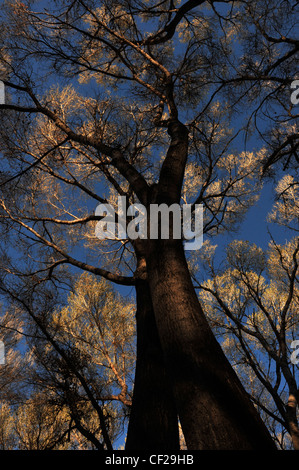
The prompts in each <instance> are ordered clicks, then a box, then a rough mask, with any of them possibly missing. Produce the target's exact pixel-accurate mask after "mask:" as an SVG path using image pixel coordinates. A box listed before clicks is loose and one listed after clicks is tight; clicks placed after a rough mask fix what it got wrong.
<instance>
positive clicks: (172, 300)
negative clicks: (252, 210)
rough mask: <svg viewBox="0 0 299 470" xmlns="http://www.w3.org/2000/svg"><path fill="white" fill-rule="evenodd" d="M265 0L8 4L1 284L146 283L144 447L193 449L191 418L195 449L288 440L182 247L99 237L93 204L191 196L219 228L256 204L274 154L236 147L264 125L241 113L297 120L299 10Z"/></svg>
mask: <svg viewBox="0 0 299 470" xmlns="http://www.w3.org/2000/svg"><path fill="white" fill-rule="evenodd" d="M256 3H257V5H256V7H254V8H253V7H250V6H249V5H247V4H242V3H239V2H238V3H236V2H229V1H223V2H219V4H218V3H217V4H216V3H215V2H212V1H206V2H204V1H194V0H189V1H187V2H185V3H182V4H177V3H176V2H172V1H171V2H169V1H163V2H159V3H156V2H135V1H122V2H118V4H117V5H115V2H110V1H103V2H100V4H99V3H98V2H93V1H89V0H86V1H81V0H78V1H72V2H71V1H56V2H53V3H52V4H51V6H50V5H48V8H47V9H46V8H44V9H43V10H42V11H40V12H39V11H37V8H38V4H36V6H35V5H34V2H22V3H19V2H13V3H12V4H10V3H9V2H8V3H7V5H6V8H5V9H4V11H3V23H2V29H1V36H2V40H3V46H2V49H1V72H2V76H3V81H4V83H5V86H6V102H5V104H2V105H1V110H2V125H1V147H2V153H3V170H2V184H1V222H2V230H3V232H4V233H5V235H6V237H7V243H8V245H9V244H10V245H9V246H10V247H11V249H10V251H9V252H8V253H7V256H6V265H7V267H6V271H5V275H4V276H3V279H2V283H3V285H4V286H5V287H4V290H6V291H9V289H8V288H7V285H8V286H9V287H10V286H11V285H12V284H13V283H14V282H15V281H14V280H15V279H16V278H17V279H18V281H19V283H20V282H21V280H22V279H28V277H29V275H30V276H31V286H32V285H33V286H34V285H35V286H36V285H39V284H41V283H43V282H46V281H47V282H52V283H59V282H60V283H62V285H63V281H62V279H63V277H62V275H63V273H64V266H65V265H71V266H73V267H74V268H79V269H83V270H86V271H90V272H91V273H93V274H96V275H99V276H102V277H104V278H106V279H108V280H109V281H112V282H115V283H117V284H119V285H123V286H134V287H135V289H136V304H137V312H136V320H137V364H136V375H135V386H134V396H133V406H132V411H131V419H130V423H129V428H128V436H127V448H128V449H151V450H153V449H159V448H163V449H164V450H169V449H176V448H178V446H179V436H178V419H177V418H178V417H179V420H180V423H181V425H182V429H183V432H184V436H185V439H186V444H187V446H188V448H189V449H219V448H227V449H230V448H233V449H252V448H263V449H267V448H273V443H272V440H271V439H270V436H269V434H268V432H267V431H266V428H265V426H264V424H263V423H262V421H261V419H260V417H259V416H258V414H257V412H256V410H255V408H254V407H253V405H252V404H251V402H250V400H249V397H248V395H247V393H246V392H245V391H244V388H243V387H242V385H241V383H240V380H239V379H238V377H237V375H236V374H235V372H234V370H233V368H232V367H231V365H230V363H229V361H228V360H227V358H226V357H225V355H224V353H223V351H222V349H221V347H220V346H219V343H218V342H217V341H216V339H215V336H214V335H213V333H212V330H211V328H210V326H209V323H208V321H207V318H206V316H205V313H204V308H205V307H204V305H203V307H202V306H201V304H200V303H199V301H198V298H197V294H196V292H195V290H194V286H193V283H192V279H191V276H190V272H189V268H188V264H187V260H186V254H185V252H184V246H183V242H182V241H181V240H176V239H170V240H165V239H161V238H159V239H157V240H151V239H146V240H142V239H137V240H132V239H131V240H112V241H102V240H98V239H97V238H96V236H95V232H94V230H95V225H96V223H97V220H98V217H97V216H96V215H94V209H95V207H94V206H95V204H98V203H106V202H110V203H114V204H115V202H116V197H117V195H121V196H124V197H125V198H126V200H127V202H128V203H131V202H133V203H134V202H135V203H136V202H140V203H142V204H143V205H144V206H145V207H146V208H147V209H148V208H149V206H150V205H151V204H153V203H157V204H162V203H165V204H167V205H168V206H169V205H171V204H174V203H178V204H180V203H181V201H182V200H184V201H185V200H187V201H188V197H190V198H191V199H189V201H188V202H190V203H192V204H193V207H195V204H196V203H198V204H199V203H201V204H203V206H204V209H205V211H204V213H205V217H204V232H205V233H206V234H208V233H209V234H210V235H213V233H214V234H215V233H217V232H218V231H221V230H223V229H227V228H230V229H231V228H232V227H233V226H234V225H235V224H236V223H237V222H238V221H239V220H240V217H241V216H242V215H244V213H245V211H246V209H247V208H248V207H249V206H250V204H252V203H253V202H254V196H255V195H256V192H257V190H258V175H259V174H260V170H259V165H258V164H259V163H261V162H265V160H266V157H267V155H269V151H268V153H267V149H262V148H260V149H259V151H254V152H249V151H247V150H245V151H244V149H242V151H240V149H238V147H237V138H239V137H240V136H241V135H242V130H243V129H245V130H246V129H248V125H249V124H250V123H251V122H252V121H251V120H250V119H249V118H250V116H244V121H243V123H242V124H241V125H238V128H237V130H235V129H233V125H232V124H233V121H234V117H235V116H234V111H236V112H237V111H238V104H240V105H242V106H243V104H242V103H244V100H245V101H246V103H251V105H252V106H253V107H254V105H255V106H256V108H255V114H254V116H255V117H256V116H257V115H258V111H259V110H262V111H264V109H265V107H267V106H270V105H271V104H272V102H273V100H274V102H275V105H276V106H277V107H278V109H279V112H280V113H281V114H280V116H279V117H280V119H281V120H282V116H284V115H285V111H286V109H285V108H288V105H285V101H284V100H285V99H286V96H287V91H288V85H289V83H290V80H291V78H293V75H294V61H295V59H294V56H295V51H296V48H297V47H298V45H297V43H296V42H294V40H293V39H292V25H293V24H294V21H295V5H293V4H292V3H291V2H284V4H283V5H280V4H279V2H256ZM279 21H280V26H281V28H282V29H281V30H280V32H279V34H278V33H277V24H278V22H279ZM269 27H270V29H271V34H272V32H273V34H272V35H271V36H270V35H269V34H268V31H270V30H269ZM286 29H288V32H285V31H286ZM278 30H279V29H278ZM282 34H285V35H284V36H281V35H282ZM253 37H254V39H255V41H252V38H253ZM252 44H254V47H253V46H252ZM240 50H241V51H242V52H240ZM254 59H256V61H255V62H254ZM290 77H291V78H290ZM288 98H289V97H288ZM288 103H289V102H288ZM250 111H252V110H250ZM288 112H289V114H290V113H291V114H292V110H291V111H290V110H288ZM291 118H292V119H293V115H292V116H291ZM256 119H257V118H256ZM277 122H278V121H277ZM277 122H275V123H274V124H275V125H276V124H277ZM229 123H230V125H229ZM238 124H239V122H238ZM277 126H278V127H279V129H280V128H281V123H279V122H278V124H277ZM274 127H275V126H274V125H273V126H272V127H270V131H269V129H266V130H263V132H264V133H263V136H264V137H266V136H267V132H268V133H269V132H270V134H271V136H272V135H273V132H274V131H273V129H274ZM282 127H283V128H284V134H283V136H284V137H285V136H286V135H287V136H286V139H285V140H284V142H283V143H282V144H281V146H280V147H279V148H278V151H279V152H283V153H286V152H288V155H289V156H291V155H292V152H293V151H294V143H295V139H296V134H295V133H294V132H293V130H292V127H291V126H290V125H289V126H282ZM250 130H251V129H250ZM259 130H260V129H259ZM279 135H282V133H280V134H279ZM282 138H283V137H282ZM271 139H272V137H271ZM277 140H279V139H276V141H274V140H273V139H272V140H271V142H272V144H273V145H274V144H275V142H276V143H277ZM267 144H269V142H267ZM275 151H276V150H275ZM272 154H273V152H272ZM272 154H271V153H270V156H271V155H272ZM272 157H273V155H272ZM275 158H276V155H275ZM273 159H274V158H272V160H273ZM274 160H275V159H274ZM268 162H269V160H268ZM270 163H271V162H270ZM188 171H189V175H191V178H193V177H194V180H193V182H192V181H190V177H189V179H188V178H186V181H184V178H185V174H186V176H187V175H188ZM183 187H184V188H185V189H184V190H183ZM186 198H187V199H186ZM128 205H129V204H128ZM16 241H17V243H16ZM12 247H13V249H12ZM14 250H16V251H17V252H18V257H19V260H20V259H21V257H22V263H20V262H17V261H16V257H15V256H14V255H15V252H14ZM25 276H26V277H25ZM22 285H23V287H22V288H20V286H19V291H18V292H19V293H21V294H22V295H23V296H25V297H26V289H25V287H24V286H26V285H28V284H26V282H24V283H23V284H22Z"/></svg>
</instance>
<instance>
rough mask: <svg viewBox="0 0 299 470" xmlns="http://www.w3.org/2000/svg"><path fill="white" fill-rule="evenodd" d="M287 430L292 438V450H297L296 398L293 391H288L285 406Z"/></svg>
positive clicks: (298, 443) (298, 441)
mask: <svg viewBox="0 0 299 470" xmlns="http://www.w3.org/2000/svg"><path fill="white" fill-rule="evenodd" d="M286 415H287V424H288V431H289V434H290V436H291V438H292V442H293V447H294V450H299V428H298V421H297V400H296V397H295V393H294V394H292V393H290V395H289V399H288V403H287V406H286Z"/></svg>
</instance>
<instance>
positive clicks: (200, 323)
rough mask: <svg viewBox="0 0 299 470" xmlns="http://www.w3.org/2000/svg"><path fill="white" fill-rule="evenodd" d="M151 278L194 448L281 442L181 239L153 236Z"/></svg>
mask: <svg viewBox="0 0 299 470" xmlns="http://www.w3.org/2000/svg"><path fill="white" fill-rule="evenodd" d="M150 244H151V249H150V250H149V252H148V254H147V269H148V281H149V284H150V289H151V294H152V301H153V306H154V311H155V317H156V324H157V328H158V332H159V336H160V341H161V345H162V348H163V353H164V360H165V365H166V368H167V372H168V374H169V377H170V380H171V383H172V386H173V393H174V397H175V402H176V407H177V411H178V415H179V419H180V422H181V425H182V429H183V432H184V436H185V439H186V444H187V447H188V449H189V450H201V449H204V450H209V449H210V450H216V449H227V450H230V449H234V450H241V449H244V450H246V449H248V450H253V449H261V450H271V449H272V450H274V449H275V446H274V443H273V441H272V439H271V437H270V434H269V433H268V431H267V429H266V427H265V425H264V423H263V422H262V420H261V418H260V416H259V415H258V413H257V412H256V410H255V408H254V406H253V405H252V403H251V401H250V399H249V396H248V394H247V393H246V391H245V390H244V388H243V386H242V385H241V383H240V381H239V379H238V377H237V375H236V374H235V372H234V370H233V368H232V367H231V365H230V363H229V362H228V360H227V359H226V357H225V355H224V353H223V351H222V349H221V347H220V345H219V344H218V342H217V341H216V339H215V337H214V335H213V333H212V331H211V329H210V327H209V324H208V322H207V320H206V318H205V316H204V313H203V311H202V308H201V306H200V303H199V301H198V298H197V295H196V293H195V290H194V288H193V285H192V281H191V278H190V274H189V270H188V266H187V263H186V260H185V254H184V251H183V247H182V244H181V241H177V240H174V241H171V240H152V241H151V242H150Z"/></svg>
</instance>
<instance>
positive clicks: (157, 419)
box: [126, 279, 179, 452]
mask: <svg viewBox="0 0 299 470" xmlns="http://www.w3.org/2000/svg"><path fill="white" fill-rule="evenodd" d="M136 296H137V312H136V321H137V363H136V372H135V384H134V394H133V403H132V409H131V414H130V420H129V427H128V433H127V440H126V450H148V451H165V452H167V451H176V450H179V433H178V417H177V412H176V409H175V405H174V398H173V394H172V389H171V385H170V381H169V378H168V376H167V374H166V371H165V366H164V360H163V353H162V349H161V344H160V341H159V337H158V332H157V327H156V322H155V317H154V313H153V307H152V301H151V296H150V291H149V286H148V283H147V281H146V280H142V279H139V280H137V281H136Z"/></svg>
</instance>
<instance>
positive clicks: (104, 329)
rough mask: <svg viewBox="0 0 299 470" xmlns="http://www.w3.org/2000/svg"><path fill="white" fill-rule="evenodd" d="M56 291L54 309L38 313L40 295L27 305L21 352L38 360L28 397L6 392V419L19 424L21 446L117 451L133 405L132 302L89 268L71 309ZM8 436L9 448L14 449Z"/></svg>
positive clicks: (27, 381)
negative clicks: (58, 302)
mask: <svg viewBox="0 0 299 470" xmlns="http://www.w3.org/2000/svg"><path fill="white" fill-rule="evenodd" d="M45 294H46V292H45V291H43V292H42V296H43V297H45ZM49 294H50V293H49V292H48V299H47V301H48V309H47V310H46V308H45V304H44V305H43V306H42V308H41V309H40V312H39V313H38V312H37V308H36V303H37V301H39V300H40V299H31V300H32V305H31V306H30V308H28V304H24V305H23V309H22V310H21V309H20V308H19V312H18V313H19V317H20V316H21V315H22V318H23V324H24V329H23V333H22V332H20V333H19V334H20V336H21V335H22V334H23V337H25V339H26V344H25V345H23V348H22V349H23V352H22V351H20V355H21V357H22V355H23V356H24V355H25V356H24V357H25V358H26V357H27V358H30V360H27V364H26V372H25V373H23V374H22V380H21V379H20V381H21V385H22V387H23V389H24V392H25V393H24V394H23V397H21V396H20V395H18V400H17V401H16V400H14V399H13V397H11V396H10V395H9V394H8V393H6V394H5V395H4V394H2V401H3V406H4V408H2V410H3V422H4V421H5V423H6V422H7V423H9V424H10V423H12V424H11V426H10V425H8V424H7V425H6V424H5V425H6V429H7V430H6V431H5V432H6V434H7V433H8V430H10V428H12V431H11V433H12V436H13V438H14V443H15V446H17V447H18V448H19V449H27V450H33V449H35V450H47V449H48V450H49V449H59V448H61V449H65V448H80V447H81V448H82V446H83V448H88V447H91V448H96V449H100V450H102V449H103V448H109V445H110V446H112V442H113V441H115V440H116V439H117V438H118V437H119V436H121V435H122V434H123V432H124V425H125V424H124V423H125V422H126V420H127V418H128V414H129V409H130V406H131V393H132V382H133V377H132V374H133V371H134V364H135V354H134V352H135V325H134V315H133V308H132V304H131V303H130V302H129V301H128V299H126V301H124V300H123V299H121V298H120V296H119V295H118V294H116V293H115V292H114V291H113V289H112V288H111V286H110V285H109V284H108V283H107V281H105V280H103V279H101V280H100V281H97V280H96V279H95V278H94V277H93V276H91V275H90V274H86V273H85V274H83V275H82V276H81V277H80V278H79V279H78V281H77V282H76V283H75V285H74V287H73V291H72V292H71V293H70V295H69V298H68V301H67V304H66V305H65V306H64V307H61V306H58V305H57V307H56V308H53V305H51V303H50V301H49V297H50V295H49ZM52 294H53V292H52ZM16 300H17V299H16ZM19 303H20V302H19ZM26 307H27V308H26ZM30 309H32V311H31V310H30ZM33 312H34V313H33ZM6 328H8V327H7V326H6ZM3 329H4V324H2V326H1V330H3ZM6 344H7V343H6ZM23 367H24V360H23ZM15 370H16V365H15ZM3 372H5V371H3ZM6 380H7V382H8V385H10V386H11V387H12V386H16V384H17V377H15V376H11V377H9V376H8V374H6ZM9 406H10V407H11V409H10V410H9ZM3 432H4V430H3ZM80 436H81V437H80ZM8 437H9V436H7V437H5V436H4V437H3V444H2V445H3V447H4V448H9V446H10V444H9V442H10V441H9V439H8Z"/></svg>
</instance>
